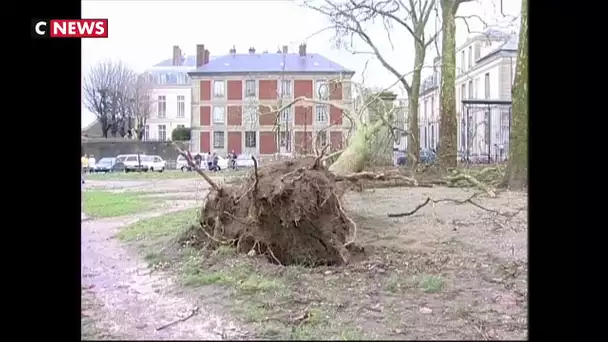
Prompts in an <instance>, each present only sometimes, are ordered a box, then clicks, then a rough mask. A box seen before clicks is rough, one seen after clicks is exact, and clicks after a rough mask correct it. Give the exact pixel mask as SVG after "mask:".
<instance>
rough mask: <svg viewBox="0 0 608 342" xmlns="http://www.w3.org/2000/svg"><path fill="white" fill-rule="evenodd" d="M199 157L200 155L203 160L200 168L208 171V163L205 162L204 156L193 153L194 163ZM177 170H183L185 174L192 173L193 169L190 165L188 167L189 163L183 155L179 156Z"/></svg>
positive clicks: (176, 164)
mask: <svg viewBox="0 0 608 342" xmlns="http://www.w3.org/2000/svg"><path fill="white" fill-rule="evenodd" d="M197 155H200V156H201V159H202V161H201V166H200V168H201V170H205V169H207V162H206V161H205V156H203V155H202V154H199V153H192V159H193V161H194V160H195V159H196V156H197ZM175 169H176V170H182V171H183V172H186V171H192V168H191V167H190V165H188V161H187V160H186V158H185V157H184V156H182V155H181V154H180V155H179V156H177V161H176V163H175Z"/></svg>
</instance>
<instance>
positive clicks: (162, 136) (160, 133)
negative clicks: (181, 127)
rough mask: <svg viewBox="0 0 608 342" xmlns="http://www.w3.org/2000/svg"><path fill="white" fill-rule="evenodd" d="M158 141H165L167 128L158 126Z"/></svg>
mask: <svg viewBox="0 0 608 342" xmlns="http://www.w3.org/2000/svg"><path fill="white" fill-rule="evenodd" d="M158 140H160V141H165V140H167V126H165V125H158Z"/></svg>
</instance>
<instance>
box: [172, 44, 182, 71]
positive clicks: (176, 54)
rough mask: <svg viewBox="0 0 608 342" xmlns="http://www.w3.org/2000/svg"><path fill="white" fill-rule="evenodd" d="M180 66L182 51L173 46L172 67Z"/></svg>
mask: <svg viewBox="0 0 608 342" xmlns="http://www.w3.org/2000/svg"><path fill="white" fill-rule="evenodd" d="M181 64H182V49H180V48H179V46H177V45H174V46H173V63H172V65H173V66H180V65H181Z"/></svg>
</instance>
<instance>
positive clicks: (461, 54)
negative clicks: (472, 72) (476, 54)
mask: <svg viewBox="0 0 608 342" xmlns="http://www.w3.org/2000/svg"><path fill="white" fill-rule="evenodd" d="M464 62H465V59H464V50H462V51H461V52H460V72H461V73H462V72H465V71H467V69H466V65H465V64H464Z"/></svg>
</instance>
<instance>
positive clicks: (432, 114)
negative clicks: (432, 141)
mask: <svg viewBox="0 0 608 342" xmlns="http://www.w3.org/2000/svg"><path fill="white" fill-rule="evenodd" d="M431 118H433V119H434V118H435V96H431Z"/></svg>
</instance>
